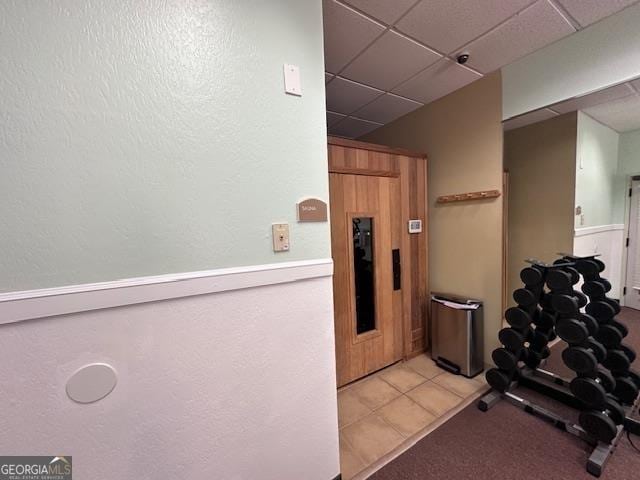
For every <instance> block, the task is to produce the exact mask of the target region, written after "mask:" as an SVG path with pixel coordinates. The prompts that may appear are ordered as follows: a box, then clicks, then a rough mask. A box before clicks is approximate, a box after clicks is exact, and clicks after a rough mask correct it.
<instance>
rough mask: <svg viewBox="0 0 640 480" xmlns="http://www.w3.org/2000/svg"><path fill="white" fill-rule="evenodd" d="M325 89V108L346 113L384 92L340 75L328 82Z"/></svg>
mask: <svg viewBox="0 0 640 480" xmlns="http://www.w3.org/2000/svg"><path fill="white" fill-rule="evenodd" d="M326 91H327V110H330V111H332V112H337V113H344V114H346V115H348V114H350V113H351V112H354V111H356V110H357V109H359V108H361V107H363V106H364V105H366V104H367V103H369V102H370V101H372V100H374V99H375V98H377V97H379V96H380V95H382V94H383V93H384V92H383V91H381V90H377V89H375V88H371V87H367V86H366V85H362V84H360V83H357V82H352V81H351V80H347V79H345V78H341V77H335V78H334V79H333V80H331V81H330V82H329V84H328V85H327V88H326Z"/></svg>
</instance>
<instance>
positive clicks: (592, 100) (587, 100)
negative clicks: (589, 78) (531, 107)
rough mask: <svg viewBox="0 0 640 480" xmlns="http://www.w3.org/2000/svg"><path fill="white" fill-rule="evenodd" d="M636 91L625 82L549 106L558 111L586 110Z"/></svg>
mask: <svg viewBox="0 0 640 480" xmlns="http://www.w3.org/2000/svg"><path fill="white" fill-rule="evenodd" d="M634 93H635V92H634V91H633V88H631V86H630V85H629V84H627V83H623V84H622V85H616V86H614V87H610V88H607V89H605V90H600V91H598V92H595V93H591V94H589V95H583V96H581V97H577V98H572V99H570V100H565V101H564V102H560V103H556V104H555V105H551V106H550V107H549V108H551V109H552V110H555V111H556V112H558V113H568V112H575V111H576V110H584V109H585V108H589V107H593V106H595V105H599V104H601V103H606V102H610V101H612V100H617V99H618V98H623V97H628V96H629V95H633V94H634Z"/></svg>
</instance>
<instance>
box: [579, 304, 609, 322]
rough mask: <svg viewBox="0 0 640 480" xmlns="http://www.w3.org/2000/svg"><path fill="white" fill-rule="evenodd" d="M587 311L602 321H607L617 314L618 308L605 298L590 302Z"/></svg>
mask: <svg viewBox="0 0 640 480" xmlns="http://www.w3.org/2000/svg"><path fill="white" fill-rule="evenodd" d="M585 311H586V312H587V313H588V314H589V315H591V316H592V317H594V318H595V319H596V320H598V322H600V323H607V322H609V321H611V319H613V317H614V316H615V315H616V310H615V308H614V307H612V306H611V304H609V303H608V302H606V301H605V300H596V301H593V302H590V303H589V304H588V305H587V307H586V309H585Z"/></svg>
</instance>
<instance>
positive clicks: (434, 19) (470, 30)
mask: <svg viewBox="0 0 640 480" xmlns="http://www.w3.org/2000/svg"><path fill="white" fill-rule="evenodd" d="M531 3H532V0H509V1H504V0H483V1H478V0H456V1H451V0H427V1H422V2H420V3H419V4H418V5H417V6H416V7H414V8H413V9H412V10H411V11H410V12H409V13H408V14H407V15H406V16H405V17H403V18H402V19H401V20H400V21H399V22H398V23H397V25H396V26H397V28H398V30H400V31H401V32H405V33H407V34H409V35H411V36H412V37H414V38H416V39H417V40H419V41H421V42H423V43H424V44H425V45H429V46H431V47H432V48H435V49H436V50H438V51H440V52H444V53H452V52H454V51H455V50H456V49H458V48H460V47H461V46H463V45H464V44H465V43H468V42H469V41H471V40H473V39H474V38H476V37H478V36H479V35H481V34H483V33H485V32H487V31H488V30H490V29H492V28H493V27H495V26H496V25H498V24H499V23H501V22H503V21H504V20H506V19H507V18H509V17H510V16H512V15H514V14H516V13H517V12H518V11H519V10H521V9H522V8H524V7H526V6H527V5H529V4H531Z"/></svg>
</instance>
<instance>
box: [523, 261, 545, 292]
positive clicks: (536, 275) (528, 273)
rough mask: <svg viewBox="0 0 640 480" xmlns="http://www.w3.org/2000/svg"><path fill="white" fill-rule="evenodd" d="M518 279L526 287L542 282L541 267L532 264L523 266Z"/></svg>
mask: <svg viewBox="0 0 640 480" xmlns="http://www.w3.org/2000/svg"><path fill="white" fill-rule="evenodd" d="M520 280H522V282H523V283H524V284H525V285H527V286H528V287H536V286H539V285H540V284H541V283H543V281H544V274H543V272H542V269H540V268H537V267H536V266H535V265H533V266H531V267H525V268H523V269H522V270H521V271H520Z"/></svg>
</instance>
